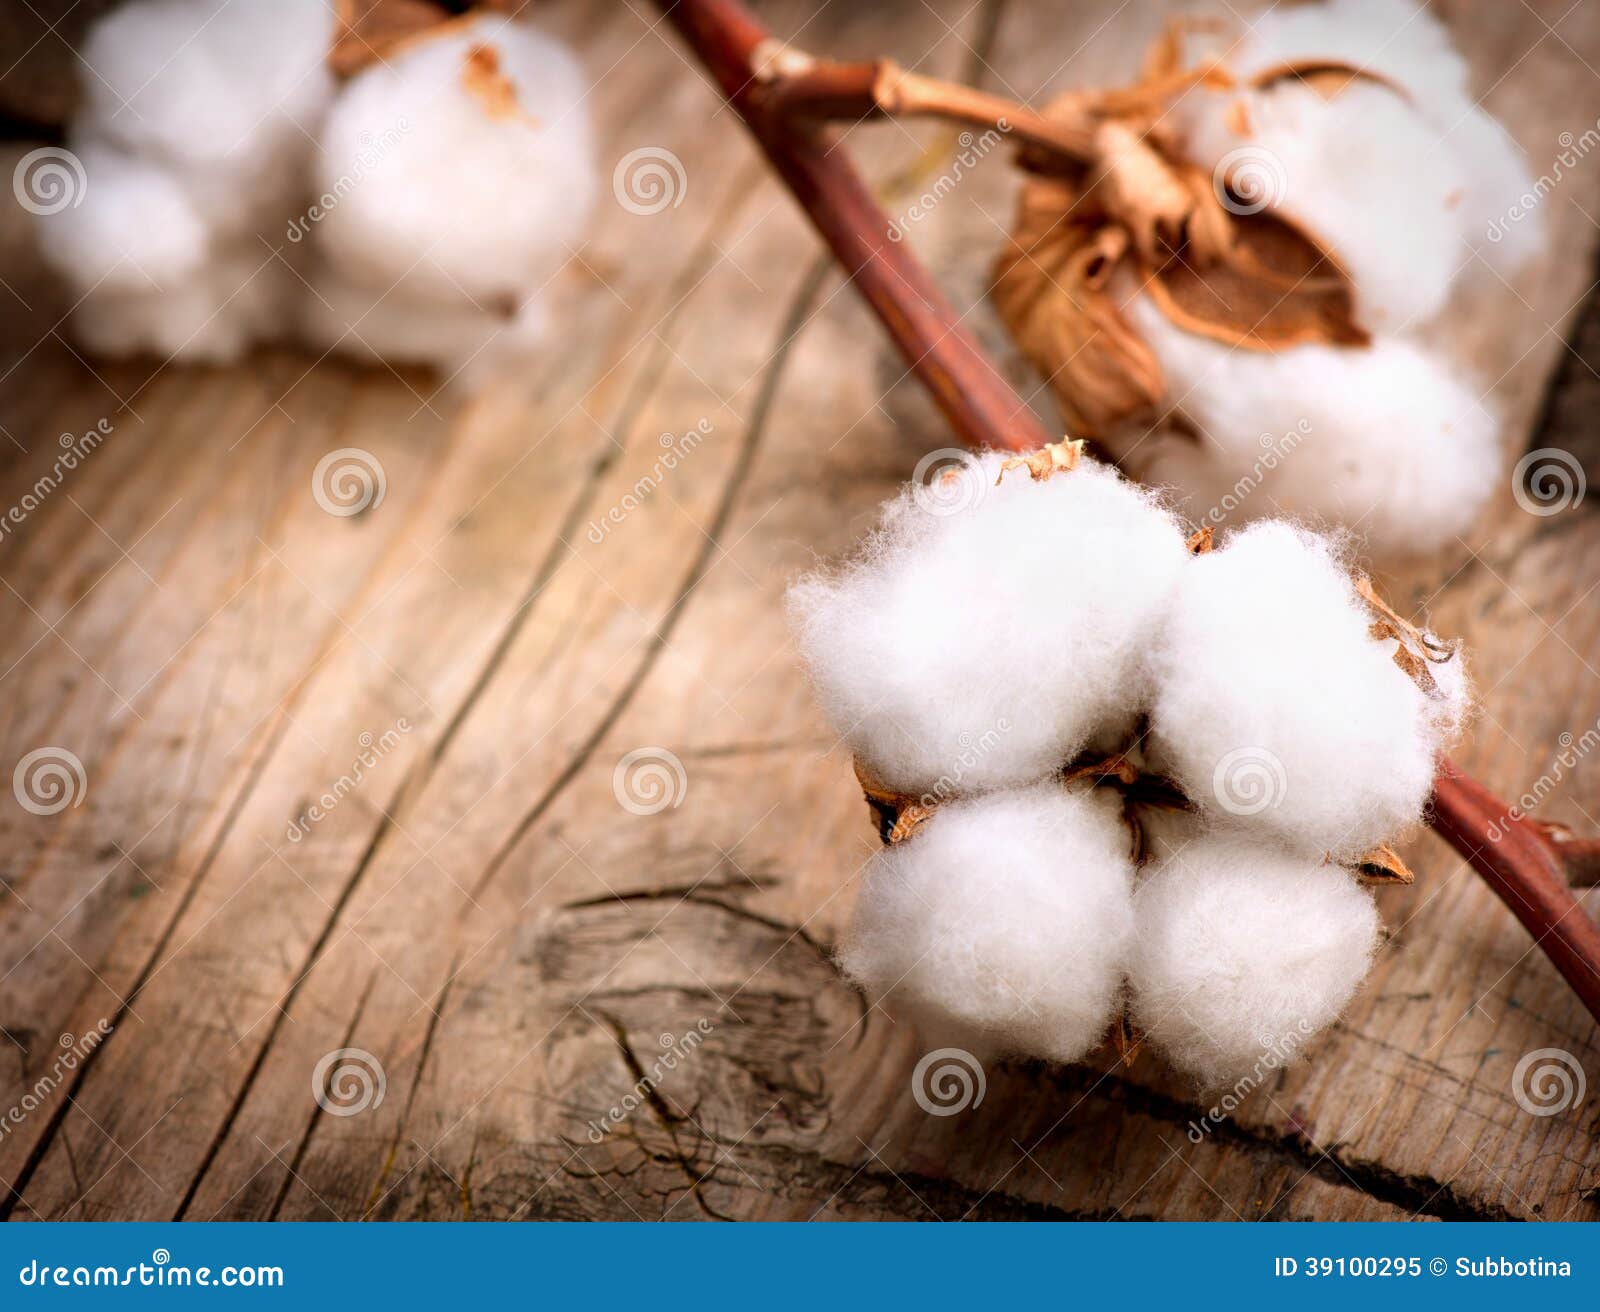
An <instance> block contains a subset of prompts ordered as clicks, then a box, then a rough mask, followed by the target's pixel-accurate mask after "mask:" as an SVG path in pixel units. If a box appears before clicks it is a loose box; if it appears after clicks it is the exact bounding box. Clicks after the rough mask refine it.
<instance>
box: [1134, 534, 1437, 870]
mask: <svg viewBox="0 0 1600 1312" xmlns="http://www.w3.org/2000/svg"><path fill="white" fill-rule="evenodd" d="M1371 623H1372V615H1371V614H1370V612H1369V611H1368V610H1367V608H1366V607H1365V606H1364V605H1363V604H1362V603H1361V601H1360V600H1359V598H1358V597H1357V596H1356V594H1355V590H1354V588H1353V586H1352V585H1351V582H1350V579H1349V576H1348V575H1347V573H1346V572H1345V570H1344V568H1343V566H1342V565H1341V562H1340V561H1339V560H1338V558H1337V557H1335V556H1334V554H1333V553H1332V552H1331V551H1330V550H1329V548H1328V546H1327V545H1326V543H1325V542H1324V541H1323V540H1321V539H1320V538H1317V537H1315V536H1314V535H1312V534H1308V533H1305V532H1304V531H1301V530H1297V529H1294V528H1292V527H1290V526H1289V525H1287V524H1283V523H1274V522H1265V523H1261V524H1257V525H1254V526H1252V527H1251V528H1248V529H1246V530H1244V531H1242V532H1240V533H1237V534H1236V535H1233V536H1231V537H1230V538H1229V539H1228V541H1227V545H1226V546H1224V547H1223V548H1222V549H1221V550H1218V551H1214V552H1211V553H1209V554H1207V555H1203V556H1200V557H1197V558H1196V559H1195V560H1194V562H1193V567H1192V568H1191V569H1190V570H1189V571H1188V575H1187V577H1186V578H1185V581H1184V586H1183V588H1182V589H1181V590H1180V591H1179V592H1178V594H1177V596H1176V597H1175V599H1174V602H1173V606H1172V612H1171V615H1170V618H1169V621H1168V625H1167V630H1166V633H1165V635H1164V638H1163V642H1162V646H1161V649H1160V653H1159V656H1158V658H1157V661H1156V695H1155V699H1154V701H1153V703H1152V706H1151V735H1150V744H1149V745H1150V750H1151V753H1152V755H1153V756H1154V757H1155V758H1156V759H1157V760H1158V761H1159V762H1160V766H1161V768H1163V769H1164V770H1165V771H1166V772H1167V773H1169V774H1171V775H1172V776H1173V777H1174V778H1175V779H1176V780H1177V782H1178V783H1179V785H1180V786H1181V787H1182V788H1183V790H1184V793H1185V794H1186V795H1187V796H1188V797H1189V799H1190V800H1191V801H1193V802H1194V803H1195V804H1196V805H1197V806H1199V807H1200V809H1201V811H1202V812H1203V813H1204V814H1206V815H1207V816H1209V817H1211V818H1213V819H1214V820H1216V821H1217V822H1219V823H1220V824H1223V825H1225V826H1229V827H1234V828H1239V827H1243V828H1245V829H1248V830H1249V831H1250V832H1251V833H1252V834H1253V835H1255V836H1257V839H1258V841H1263V840H1264V841H1272V842H1277V843H1281V844H1283V845H1285V846H1287V847H1289V848H1291V849H1293V850H1294V851H1296V852H1299V853H1301V854H1303V855H1306V856H1308V857H1311V858H1313V859H1319V858H1321V857H1322V856H1323V855H1324V854H1331V855H1332V857H1333V858H1334V859H1336V860H1342V861H1353V860H1355V859H1357V858H1358V857H1360V856H1361V855H1363V854H1364V853H1366V852H1368V851H1370V850H1371V849H1372V848H1374V847H1377V846H1378V845H1380V844H1382V843H1384V842H1386V841H1388V840H1389V839H1390V838H1392V837H1393V836H1394V835H1395V834H1397V833H1399V832H1400V831H1402V830H1404V829H1406V828H1407V827H1408V826H1410V825H1412V824H1414V823H1415V822H1416V821H1417V820H1418V819H1419V817H1420V815H1421V812H1422V807H1423V804H1424V802H1425V801H1426V800H1427V797H1428V793H1429V789H1430V787H1431V784H1432V780H1433V771H1434V757H1435V754H1436V752H1437V751H1438V749H1439V747H1440V746H1441V743H1440V740H1439V736H1438V733H1437V727H1438V725H1437V719H1436V712H1435V710H1434V708H1433V706H1432V705H1431V704H1430V702H1429V699H1428V697H1427V696H1426V695H1425V694H1424V693H1423V692H1422V690H1421V689H1420V688H1418V687H1417V685H1416V684H1415V683H1414V682H1413V681H1412V679H1411V678H1410V677H1408V676H1407V675H1406V673H1405V672H1404V671H1402V670H1401V669H1400V668H1399V667H1398V666H1397V665H1396V664H1395V663H1394V660H1393V654H1394V650H1395V645H1394V643H1393V642H1392V641H1387V640H1380V639H1377V638H1374V637H1372V636H1370V634H1369V628H1370V625H1371Z"/></svg>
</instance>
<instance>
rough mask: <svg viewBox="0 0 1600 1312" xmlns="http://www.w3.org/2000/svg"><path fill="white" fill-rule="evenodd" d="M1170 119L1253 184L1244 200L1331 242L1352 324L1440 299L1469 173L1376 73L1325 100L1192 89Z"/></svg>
mask: <svg viewBox="0 0 1600 1312" xmlns="http://www.w3.org/2000/svg"><path fill="white" fill-rule="evenodd" d="M1232 105H1237V106H1239V107H1240V108H1241V109H1242V110H1243V113H1242V114H1233V113H1229V112H1226V110H1225V108H1224V107H1225V106H1232ZM1181 120H1182V121H1183V122H1184V123H1185V124H1186V125H1187V126H1186V131H1185V133H1184V138H1183V149H1184V153H1185V155H1186V156H1187V157H1188V158H1189V159H1191V160H1192V161H1193V162H1194V163H1196V164H1198V165H1199V166H1200V167H1201V168H1204V169H1206V170H1208V171H1210V170H1214V169H1216V168H1217V167H1218V166H1219V165H1221V164H1223V163H1224V161H1230V162H1232V163H1233V164H1235V165H1236V167H1237V168H1238V169H1239V170H1240V177H1241V178H1242V179H1247V180H1249V182H1251V183H1253V184H1255V185H1256V186H1258V187H1259V188H1260V191H1259V193H1256V192H1251V193H1248V199H1249V200H1250V201H1251V203H1252V204H1259V203H1262V202H1268V201H1270V208H1271V209H1272V210H1273V212H1274V213H1278V214H1281V215H1283V216H1284V217H1286V218H1288V219H1290V220H1292V221H1293V222H1295V223H1296V224H1297V225H1298V226H1299V227H1301V228H1302V229H1303V230H1305V231H1306V232H1308V233H1310V234H1311V235H1312V236H1314V237H1316V238H1317V239H1318V240H1320V241H1321V242H1323V243H1324V244H1325V245H1326V246H1327V247H1328V248H1329V249H1331V250H1332V251H1333V253H1334V255H1335V256H1336V257H1337V258H1338V260H1339V262H1340V263H1341V264H1342V265H1343V266H1344V268H1345V270H1346V271H1347V272H1348V273H1349V274H1350V277H1351V280H1352V284H1353V286H1354V289H1355V295H1356V313H1357V318H1358V320H1359V321H1360V323H1361V324H1362V326H1363V327H1365V328H1367V329H1368V330H1370V331H1374V332H1378V331H1399V330H1402V329H1404V328H1406V327H1409V326H1411V325H1414V324H1418V323H1421V322H1424V321H1426V320H1427V319H1428V318H1430V317H1431V316H1433V315H1434V314H1436V313H1437V312H1438V311H1439V309H1440V307H1442V306H1443V305H1444V303H1445V300H1446V299H1447V298H1448V296H1449V294H1450V287H1451V283H1452V281H1453V279H1454V278H1455V275H1456V273H1457V271H1458V270H1459V269H1460V267H1461V265H1462V263H1463V262H1464V261H1465V260H1466V258H1467V246H1466V244H1465V242H1464V240H1463V233H1462V224H1461V216H1460V202H1461V197H1462V195H1463V193H1464V192H1466V191H1467V189H1468V188H1469V186H1470V184H1471V176H1472V175H1471V172H1470V171H1469V169H1468V168H1467V167H1465V164H1464V161H1462V160H1461V159H1459V158H1458V157H1457V155H1456V154H1455V153H1454V152H1453V151H1452V150H1450V149H1449V148H1447V147H1445V146H1443V145H1441V142H1440V134H1439V132H1438V130H1437V129H1436V128H1435V127H1434V126H1433V124H1431V123H1430V122H1429V121H1428V120H1427V119H1426V118H1424V117H1423V116H1422V114H1420V113H1419V112H1418V111H1417V109H1416V108H1415V107H1414V106H1413V105H1412V104H1410V103H1409V102H1408V101H1406V100H1405V99H1403V98H1402V97H1400V96H1397V95H1396V94H1395V93H1394V92H1393V91H1392V90H1390V89H1389V88H1388V87H1386V86H1381V85H1378V84H1375V83H1363V82H1355V83H1352V84H1351V85H1349V86H1348V87H1346V88H1345V89H1344V90H1343V91H1341V92H1339V94H1338V95H1336V96H1334V97H1332V98H1331V99H1330V98H1328V97H1326V96H1324V95H1323V94H1321V93H1320V92H1319V91H1317V90H1316V89H1315V88H1313V87H1310V86H1307V85H1304V84H1301V83H1293V82H1287V83H1282V84H1275V85H1274V86H1272V87H1271V88H1270V89H1268V90H1264V91H1255V92H1240V93H1233V94H1229V95H1219V94H1216V93H1212V94H1210V95H1206V96H1203V97H1199V98H1197V99H1196V101H1195V103H1194V105H1193V107H1192V108H1191V109H1190V110H1189V111H1188V112H1186V113H1183V114H1181ZM1241 123H1242V124H1244V125H1245V126H1244V128H1243V130H1242V131H1241V130H1240V127H1239V125H1240V124H1241Z"/></svg>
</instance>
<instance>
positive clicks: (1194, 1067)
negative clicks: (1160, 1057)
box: [1129, 836, 1378, 1088]
mask: <svg viewBox="0 0 1600 1312" xmlns="http://www.w3.org/2000/svg"><path fill="white" fill-rule="evenodd" d="M1134 918H1135V933H1134V938H1133V943H1132V947H1131V949H1130V954H1129V982H1130V985H1131V990H1132V998H1133V1017H1134V1020H1135V1023H1136V1024H1137V1025H1138V1026H1139V1028H1140V1029H1141V1030H1143V1031H1144V1033H1145V1034H1146V1035H1147V1036H1148V1037H1149V1039H1150V1041H1151V1042H1152V1043H1153V1044H1154V1045H1155V1046H1156V1047H1157V1048H1158V1049H1160V1051H1161V1052H1162V1053H1163V1054H1164V1055H1165V1056H1166V1058H1167V1059H1168V1061H1170V1062H1171V1063H1172V1064H1173V1065H1174V1066H1176V1067H1177V1068H1178V1069H1180V1070H1182V1071H1185V1072H1186V1073H1188V1074H1189V1075H1191V1076H1193V1077H1194V1078H1195V1079H1196V1080H1198V1081H1199V1082H1200V1083H1201V1084H1202V1085H1203V1086H1205V1087H1208V1088H1214V1087H1218V1086H1221V1085H1224V1084H1230V1083H1233V1082H1235V1081H1236V1080H1238V1079H1240V1078H1242V1077H1244V1076H1247V1075H1251V1074H1256V1075H1257V1076H1258V1077H1259V1073H1260V1072H1261V1071H1263V1070H1273V1069H1276V1068H1277V1067H1278V1066H1281V1065H1285V1064H1287V1062H1288V1061H1289V1060H1290V1059H1292V1058H1293V1057H1294V1056H1295V1055H1297V1054H1298V1053H1299V1051H1300V1050H1302V1049H1303V1048H1304V1046H1305V1045H1306V1044H1307V1043H1308V1042H1310V1040H1311V1038H1312V1037H1313V1036H1314V1035H1315V1034H1316V1032H1317V1031H1319V1030H1321V1029H1322V1028H1323V1027H1325V1026H1326V1025H1328V1024H1329V1023H1330V1022H1332V1021H1333V1020H1335V1019H1336V1018H1337V1017H1338V1015H1339V1013H1340V1012H1341V1011H1342V1010H1343V1009H1344V1007H1345V1004H1346V1003H1347V1002H1348V1001H1349V1000H1350V998H1351V996H1352V994H1354V992H1355V990H1356V988H1357V986H1358V985H1359V984H1360V982H1361V980H1362V978H1363V977H1364V976H1365V975H1366V973H1367V969H1368V965H1369V963H1370V960H1371V956H1372V952H1373V949H1374V947H1375V945H1376V942H1377V935H1378V914H1377V910H1376V908H1375V907H1374V906H1373V902H1372V898H1371V896H1370V895H1369V894H1368V893H1367V892H1366V891H1365V890H1364V889H1363V888H1361V887H1360V886H1359V885H1358V884H1357V883H1356V881H1355V879H1354V878H1353V877H1352V876H1351V875H1350V874H1349V873H1348V872H1346V871H1344V870H1341V869H1339V868H1338V867H1336V866H1327V865H1319V864H1316V863H1314V862H1312V861H1310V860H1308V859H1304V858H1301V859H1295V858H1293V857H1290V856H1287V855H1285V854H1282V853H1280V852H1278V851H1276V850H1274V849H1273V848H1271V847H1270V846H1269V847H1263V846H1259V845H1257V844H1255V843H1253V842H1250V841H1248V840H1244V839H1238V838H1228V837H1223V836H1213V837H1202V838H1197V839H1195V840H1194V841H1193V842H1190V843H1188V844H1186V845H1184V846H1183V847H1181V848H1180V849H1179V850H1178V851H1177V852H1176V853H1175V854H1173V855H1172V856H1170V857H1168V858H1167V859H1166V860H1164V861H1163V862H1162V863H1160V864H1159V865H1157V866H1156V867H1154V868H1153V869H1152V870H1151V871H1150V872H1149V874H1148V875H1147V876H1146V878H1145V880H1144V881H1143V883H1141V885H1140V887H1139V891H1138V893H1137V894H1136V895H1135V898H1134Z"/></svg>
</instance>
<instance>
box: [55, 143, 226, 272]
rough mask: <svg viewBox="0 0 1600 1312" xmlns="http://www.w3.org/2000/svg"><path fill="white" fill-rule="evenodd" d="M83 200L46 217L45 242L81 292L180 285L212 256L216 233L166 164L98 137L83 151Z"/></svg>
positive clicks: (80, 155) (80, 151)
mask: <svg viewBox="0 0 1600 1312" xmlns="http://www.w3.org/2000/svg"><path fill="white" fill-rule="evenodd" d="M76 154H77V156H78V159H79V161H80V162H81V163H82V165H83V172H84V177H85V179H86V185H85V187H84V189H83V196H82V200H81V201H80V202H79V203H78V204H77V205H69V206H67V207H65V208H64V209H61V210H58V211H56V212H55V213H50V214H43V215H40V216H39V223H38V233H39V245H40V249H41V251H42V253H43V255H44V257H45V259H46V260H47V261H49V263H50V264H51V265H53V266H54V267H55V268H56V269H58V270H60V271H61V272H62V273H63V274H64V275H66V276H67V277H68V279H69V281H70V282H71V283H72V285H73V287H74V289H75V290H76V291H77V292H78V294H80V295H82V294H83V293H85V292H88V291H90V290H92V289H99V290H102V291H104V292H105V293H108V294H110V293H116V292H141V291H152V290H158V289H160V288H162V287H167V286H173V285H174V284H176V283H177V282H178V281H179V280H180V279H184V278H187V277H189V276H191V275H193V274H194V272H195V271H196V270H197V269H199V268H200V266H201V265H202V264H203V263H204V262H205V261H206V259H207V257H208V255H209V245H210V236H209V233H208V231H207V228H206V224H205V222H204V220H202V219H201V217H200V215H199V214H198V213H196V212H195V209H194V206H193V205H192V204H191V203H190V201H189V198H188V196H187V194H186V193H185V191H184V189H183V187H182V186H180V185H179V183H178V180H177V179H176V178H174V177H173V175H172V174H171V173H170V172H169V171H168V170H167V169H166V168H165V167H163V166H162V165H160V164H158V163H154V162H151V161H146V160H141V159H136V158H134V157H131V156H128V155H124V154H122V153H121V152H120V151H117V150H114V149H111V148H110V147H107V146H103V145H100V144H98V143H94V142H90V143H88V144H84V145H80V146H79V147H78V149H77V151H76Z"/></svg>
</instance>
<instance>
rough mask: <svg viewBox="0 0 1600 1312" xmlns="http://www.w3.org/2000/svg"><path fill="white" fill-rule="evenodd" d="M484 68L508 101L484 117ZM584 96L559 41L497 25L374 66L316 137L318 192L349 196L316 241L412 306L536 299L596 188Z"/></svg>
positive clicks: (484, 22)
mask: <svg viewBox="0 0 1600 1312" xmlns="http://www.w3.org/2000/svg"><path fill="white" fill-rule="evenodd" d="M474 61H476V62H474ZM474 68H477V69H478V70H479V72H480V74H481V73H483V71H484V70H488V73H487V75H486V76H487V79H488V84H489V85H491V86H492V87H499V88H500V89H501V90H502V91H505V90H506V89H507V88H508V87H509V90H510V92H511V96H510V97H509V98H507V99H505V100H503V101H501V102H498V103H495V104H493V105H486V103H485V100H484V99H483V97H482V95H481V94H477V93H475V92H474V90H473V89H472V87H473V85H474V83H473V82H471V81H469V78H471V77H472V75H473V69H474ZM477 85H479V86H480V88H481V87H482V86H483V85H484V81H483V78H482V77H480V78H479V80H478V82H477ZM587 92H588V84H587V80H586V78H585V76H584V73H583V71H582V69H581V68H580V66H579V65H578V63H577V61H576V60H575V59H574V58H573V57H572V55H571V54H569V53H568V51H567V50H566V49H565V48H564V47H563V46H562V45H561V44H560V43H558V42H557V41H555V40H554V39H553V38H551V37H548V36H545V35H543V34H541V33H539V32H536V31H534V30H532V29H531V28H528V27H526V26H523V25H521V24H516V23H510V22H508V21H506V20H503V19H495V18H478V19H474V20H468V21H466V22H464V23H462V24H459V25H456V26H453V27H452V28H451V29H450V35H447V36H441V37H435V38H430V39H426V40H423V41H420V42H417V43H415V44H413V45H411V46H409V47H407V48H405V49H403V50H402V51H401V52H400V53H398V54H396V55H395V56H394V57H393V58H392V59H391V60H390V61H388V62H387V63H379V64H374V65H372V66H371V67H369V68H367V69H365V70H364V71H362V72H361V73H360V74H358V75H357V76H356V77H355V78H353V79H352V80H351V81H350V83H349V84H348V85H347V86H346V87H345V88H344V90H343V91H342V92H341V93H340V95H339V97H338V99H337V100H336V101H335V103H334V106H333V109H332V111H331V112H330V113H329V115H328V119H327V122H326V124H325V125H324V127H323V130H322V134H321V137H320V139H319V148H318V154H317V166H316V175H317V176H316V184H315V185H316V190H317V191H318V192H319V193H325V194H330V195H337V196H338V197H339V199H338V203H337V205H336V206H334V207H333V208H332V209H331V210H330V212H329V213H328V214H327V216H326V217H325V218H324V219H323V220H322V222H321V224H320V225H319V228H318V231H317V234H316V241H317V243H318V245H319V247H320V248H321V250H322V252H323V254H324V255H325V256H326V257H327V258H328V259H330V260H331V261H332V262H333V263H334V264H335V265H336V266H337V267H338V269H339V270H340V271H341V272H342V273H343V275H344V276H345V277H347V278H349V279H351V280H352V281H355V282H362V283H367V284H370V285H373V286H376V287H379V288H383V289H387V288H389V287H390V286H392V285H394V284H395V283H397V282H398V283H402V284H403V289H404V290H405V291H406V292H407V294H408V295H413V296H418V295H432V296H435V297H446V296H449V297H458V298H459V297H467V298H471V299H473V300H475V301H478V302H480V303H482V304H483V305H484V307H485V308H493V307H492V306H491V305H489V303H490V302H493V301H496V300H499V299H505V298H508V297H509V298H514V299H516V300H518V301H520V300H521V299H522V298H523V297H525V296H526V295H528V294H530V293H532V292H535V291H537V290H538V289H539V287H541V286H542V285H543V283H544V282H545V281H546V280H547V279H548V278H549V277H550V276H551V275H552V274H553V273H554V271H555V270H556V269H557V268H558V267H559V266H560V265H561V264H562V263H563V262H564V261H565V259H566V258H567V253H568V247H569V246H571V245H576V244H577V243H578V242H580V241H581V240H582V237H583V232H584V228H585V224H586V221H587V217H588V213H589V209H590V207H591V205H592V203H593V201H594V197H595V194H596V191H597V182H596V178H595V170H594V163H593V147H592V145H591V141H590V125H589V119H588V113H587V110H586V108H585V106H584V104H583V101H584V97H585V96H586V94H587Z"/></svg>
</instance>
